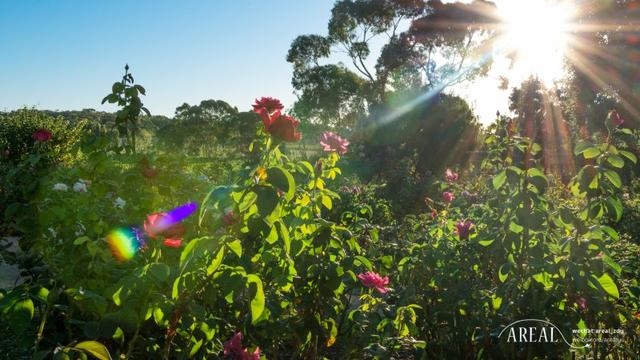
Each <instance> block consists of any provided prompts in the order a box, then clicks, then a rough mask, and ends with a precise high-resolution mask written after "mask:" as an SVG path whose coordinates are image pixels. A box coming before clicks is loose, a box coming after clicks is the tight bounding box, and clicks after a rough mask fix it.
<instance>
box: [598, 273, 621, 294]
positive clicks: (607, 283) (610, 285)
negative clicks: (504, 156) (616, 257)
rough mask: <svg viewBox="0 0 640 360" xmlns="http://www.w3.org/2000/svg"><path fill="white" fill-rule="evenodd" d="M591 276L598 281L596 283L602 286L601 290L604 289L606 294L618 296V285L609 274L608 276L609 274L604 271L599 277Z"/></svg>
mask: <svg viewBox="0 0 640 360" xmlns="http://www.w3.org/2000/svg"><path fill="white" fill-rule="evenodd" d="M592 278H594V279H596V280H597V281H598V284H600V286H601V287H602V290H604V291H605V292H606V293H607V294H609V295H611V296H613V297H614V298H616V299H617V298H619V297H620V292H619V291H618V286H617V285H616V283H615V282H614V281H613V279H612V278H611V276H609V274H607V273H604V274H602V276H600V277H596V276H595V275H592Z"/></svg>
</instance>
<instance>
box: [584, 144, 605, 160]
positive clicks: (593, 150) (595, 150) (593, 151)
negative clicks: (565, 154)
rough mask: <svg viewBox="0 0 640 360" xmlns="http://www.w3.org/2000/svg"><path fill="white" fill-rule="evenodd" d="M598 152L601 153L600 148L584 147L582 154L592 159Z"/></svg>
mask: <svg viewBox="0 0 640 360" xmlns="http://www.w3.org/2000/svg"><path fill="white" fill-rule="evenodd" d="M600 154H601V151H600V149H598V148H597V147H595V146H592V147H589V148H586V149H585V150H584V151H582V156H584V158H585V159H593V158H594V157H596V156H598V155H600Z"/></svg>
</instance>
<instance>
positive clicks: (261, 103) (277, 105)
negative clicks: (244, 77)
mask: <svg viewBox="0 0 640 360" xmlns="http://www.w3.org/2000/svg"><path fill="white" fill-rule="evenodd" d="M261 108H265V109H267V112H268V113H269V114H271V113H273V112H274V111H276V110H282V109H284V105H282V103H281V102H280V100H278V99H276V98H272V97H270V96H266V97H265V96H263V97H261V98H260V99H256V102H255V104H253V111H255V112H258V110H260V109H261Z"/></svg>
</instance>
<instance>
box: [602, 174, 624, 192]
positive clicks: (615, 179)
mask: <svg viewBox="0 0 640 360" xmlns="http://www.w3.org/2000/svg"><path fill="white" fill-rule="evenodd" d="M604 176H606V177H607V179H609V181H611V184H612V185H613V186H615V187H616V188H618V189H620V188H621V187H622V179H621V178H620V175H618V173H617V172H615V171H613V170H607V171H605V172H604Z"/></svg>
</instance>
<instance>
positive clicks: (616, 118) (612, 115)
mask: <svg viewBox="0 0 640 360" xmlns="http://www.w3.org/2000/svg"><path fill="white" fill-rule="evenodd" d="M608 118H609V121H610V122H611V125H613V126H615V127H618V126H621V125H622V124H624V119H623V118H622V117H621V116H620V114H618V112H617V111H615V110H611V111H609V116H608Z"/></svg>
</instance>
